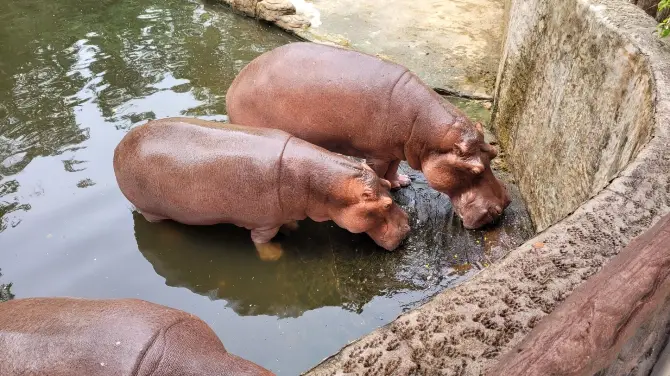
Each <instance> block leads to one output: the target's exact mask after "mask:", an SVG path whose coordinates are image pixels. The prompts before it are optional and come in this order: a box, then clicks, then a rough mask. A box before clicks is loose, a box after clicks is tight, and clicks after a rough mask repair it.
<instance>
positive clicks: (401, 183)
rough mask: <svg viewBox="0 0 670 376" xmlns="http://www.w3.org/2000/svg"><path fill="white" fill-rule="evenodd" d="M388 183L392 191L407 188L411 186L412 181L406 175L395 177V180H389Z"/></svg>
mask: <svg viewBox="0 0 670 376" xmlns="http://www.w3.org/2000/svg"><path fill="white" fill-rule="evenodd" d="M389 181H390V182H391V188H393V189H395V188H403V187H409V186H410V185H411V184H412V179H410V178H409V176H407V175H397V176H396V178H395V179H389Z"/></svg>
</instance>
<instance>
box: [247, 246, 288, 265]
mask: <svg viewBox="0 0 670 376" xmlns="http://www.w3.org/2000/svg"><path fill="white" fill-rule="evenodd" d="M254 245H255V246H256V251H258V256H259V257H260V258H261V260H262V261H277V260H279V259H280V258H281V256H282V255H283V254H284V250H283V249H282V248H281V244H279V243H255V244H254Z"/></svg>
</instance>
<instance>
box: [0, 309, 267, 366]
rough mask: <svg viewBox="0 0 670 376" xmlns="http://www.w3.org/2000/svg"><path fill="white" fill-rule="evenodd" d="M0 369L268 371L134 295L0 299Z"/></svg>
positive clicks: (200, 327) (205, 330)
mask: <svg viewBox="0 0 670 376" xmlns="http://www.w3.org/2000/svg"><path fill="white" fill-rule="evenodd" d="M0 354H2V361H0V375H2V376H19V375H49V376H70V375H90V376H107V375H109V376H112V375H114V376H273V375H274V374H273V373H272V372H270V371H268V370H267V369H265V368H263V367H261V366H259V365H256V364H254V363H252V362H250V361H248V360H245V359H242V358H240V357H238V356H235V355H233V354H231V353H229V352H227V351H226V349H225V348H224V347H223V344H222V343H221V341H220V340H219V338H218V337H217V336H216V334H215V333H214V332H213V331H212V329H211V328H210V327H209V326H208V325H207V324H206V323H205V322H204V321H202V320H201V319H199V318H198V317H196V316H194V315H191V314H189V313H186V312H184V311H180V310H177V309H173V308H168V307H165V306H162V305H159V304H154V303H150V302H147V301H144V300H139V299H82V298H68V297H58V298H26V299H16V300H10V301H8V302H4V303H0Z"/></svg>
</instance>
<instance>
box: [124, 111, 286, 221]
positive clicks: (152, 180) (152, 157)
mask: <svg viewBox="0 0 670 376" xmlns="http://www.w3.org/2000/svg"><path fill="white" fill-rule="evenodd" d="M290 137H291V136H290V135H289V134H288V133H286V132H282V131H279V130H274V129H262V128H252V127H245V126H237V125H232V124H223V123H217V122H213V121H205V120H199V119H194V118H167V119H161V120H154V121H150V122H149V123H147V124H144V125H141V126H139V127H136V128H134V129H133V130H131V131H130V132H129V133H128V134H127V135H126V136H125V137H124V138H123V140H121V142H120V143H119V145H118V146H117V148H116V150H115V153H114V172H115V174H116V178H117V182H118V184H119V188H120V189H121V191H122V192H123V194H124V195H125V196H126V198H128V200H129V201H130V202H131V203H133V204H134V205H135V206H136V207H137V208H138V209H139V210H140V211H142V212H147V213H152V214H154V215H157V216H162V217H165V218H170V219H174V220H176V221H178V222H181V223H185V224H191V225H209V224H217V223H233V224H236V225H238V226H243V227H247V228H254V227H261V226H262V225H264V224H268V225H269V224H274V221H276V219H277V218H279V217H281V209H280V206H279V201H278V200H279V198H278V193H277V192H278V191H277V181H278V178H279V169H280V160H281V155H282V153H283V150H284V148H285V146H286V143H287V142H288V140H289V138H290ZM264 221H266V222H268V221H269V222H268V223H265V222H264Z"/></svg>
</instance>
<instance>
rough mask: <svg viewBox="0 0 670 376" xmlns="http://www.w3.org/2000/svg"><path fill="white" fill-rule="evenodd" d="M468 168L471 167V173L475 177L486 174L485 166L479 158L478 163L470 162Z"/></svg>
mask: <svg viewBox="0 0 670 376" xmlns="http://www.w3.org/2000/svg"><path fill="white" fill-rule="evenodd" d="M468 165H469V166H468V167H470V172H472V173H473V174H475V175H479V174H481V173H482V172H484V164H483V163H482V162H481V161H480V160H479V158H477V160H476V161H468Z"/></svg>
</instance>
